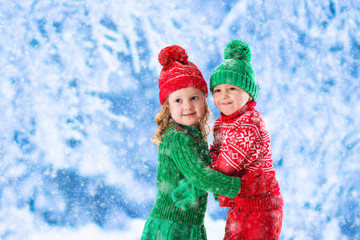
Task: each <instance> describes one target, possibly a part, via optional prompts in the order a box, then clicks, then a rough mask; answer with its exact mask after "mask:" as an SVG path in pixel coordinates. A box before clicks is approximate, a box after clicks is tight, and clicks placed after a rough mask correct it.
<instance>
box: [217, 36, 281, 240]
mask: <svg viewBox="0 0 360 240" xmlns="http://www.w3.org/2000/svg"><path fill="white" fill-rule="evenodd" d="M224 55H225V60H224V61H223V63H221V64H220V65H219V66H218V67H217V68H216V69H215V70H214V72H213V74H212V75H211V77H210V91H211V92H212V94H213V97H214V101H215V105H216V107H217V108H218V109H219V110H220V111H221V116H220V117H219V118H218V119H217V120H216V121H215V124H214V128H213V133H214V139H213V144H212V145H211V146H210V152H211V157H212V161H213V163H212V164H211V165H210V167H211V168H212V169H215V170H217V171H219V172H221V173H223V174H225V175H228V176H236V177H239V178H240V179H241V191H240V193H239V194H238V195H237V196H236V197H235V198H234V199H230V198H228V197H226V196H221V195H219V204H220V206H222V207H229V211H228V214H227V220H226V226H225V237H224V239H225V240H230V239H231V240H235V239H247V240H250V239H269V240H270V239H279V236H280V232H281V225H282V216H283V210H282V207H283V198H282V196H281V193H280V188H279V184H278V182H277V180H276V178H275V168H274V166H273V162H272V155H271V145H270V138H269V134H268V132H267V130H266V127H265V123H264V120H263V118H262V117H261V115H260V113H259V112H258V111H256V110H255V109H254V107H255V105H256V102H255V100H256V98H257V95H258V88H257V85H256V82H255V73H254V70H253V68H252V66H251V64H250V60H251V52H250V48H249V46H248V44H247V43H245V42H243V41H240V40H233V41H231V42H230V43H229V44H228V45H227V46H226V48H225V50H224Z"/></svg>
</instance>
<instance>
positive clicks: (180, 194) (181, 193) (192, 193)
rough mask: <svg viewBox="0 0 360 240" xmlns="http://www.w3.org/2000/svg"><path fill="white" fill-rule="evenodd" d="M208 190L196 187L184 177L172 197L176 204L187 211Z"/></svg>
mask: <svg viewBox="0 0 360 240" xmlns="http://www.w3.org/2000/svg"><path fill="white" fill-rule="evenodd" d="M205 193H206V191H204V190H201V189H198V188H196V187H194V186H193V185H192V184H191V183H190V182H188V181H186V179H183V180H181V181H180V186H179V187H177V188H176V189H175V190H174V191H172V193H171V198H172V199H173V201H174V202H175V206H176V207H178V208H181V209H182V210H184V211H186V210H188V209H189V208H191V207H195V206H196V204H197V201H198V200H199V198H200V197H201V196H202V195H204V194H205Z"/></svg>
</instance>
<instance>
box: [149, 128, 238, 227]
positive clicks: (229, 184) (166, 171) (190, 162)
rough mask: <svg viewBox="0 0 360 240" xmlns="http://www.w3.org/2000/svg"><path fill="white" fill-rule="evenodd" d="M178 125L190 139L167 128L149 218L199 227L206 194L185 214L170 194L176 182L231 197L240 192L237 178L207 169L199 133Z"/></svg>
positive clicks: (206, 152)
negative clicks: (154, 198)
mask: <svg viewBox="0 0 360 240" xmlns="http://www.w3.org/2000/svg"><path fill="white" fill-rule="evenodd" d="M180 126H181V127H182V128H183V129H185V130H186V131H188V132H190V133H191V134H192V135H193V136H191V135H190V134H189V133H187V132H184V131H177V130H175V127H171V128H169V129H168V130H167V131H166V133H165V135H164V136H163V138H162V142H161V144H160V146H159V158H158V161H159V165H158V170H157V179H156V180H157V187H158V193H157V196H156V202H155V205H154V207H153V209H152V211H151V213H150V217H154V218H161V219H167V220H174V221H178V222H182V223H187V224H192V225H201V224H203V223H204V217H205V211H206V204H207V194H204V195H202V196H201V197H200V198H199V200H198V202H197V204H196V205H195V206H194V207H192V208H190V209H188V210H186V211H184V210H182V209H180V208H177V207H175V203H174V202H173V200H172V198H171V192H172V191H173V190H174V189H175V188H177V187H178V186H179V181H180V180H181V179H184V178H186V179H187V180H188V181H189V182H191V183H192V184H193V185H194V186H195V187H197V188H200V189H204V190H206V191H208V192H212V193H216V194H221V195H225V196H228V197H230V198H234V197H235V196H236V195H237V193H238V192H239V189H240V178H233V177H229V176H225V175H223V174H221V173H219V172H217V171H214V170H212V169H210V168H207V165H209V164H210V163H211V156H210V152H209V150H208V145H207V143H206V142H205V141H204V140H203V138H202V135H201V132H200V131H199V130H198V129H197V128H195V127H191V126H183V125H180ZM194 137H195V138H196V139H197V141H198V142H197V141H196V139H195V138H194Z"/></svg>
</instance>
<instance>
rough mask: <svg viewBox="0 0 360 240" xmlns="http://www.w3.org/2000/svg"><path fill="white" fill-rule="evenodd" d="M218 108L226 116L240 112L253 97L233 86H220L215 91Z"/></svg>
mask: <svg viewBox="0 0 360 240" xmlns="http://www.w3.org/2000/svg"><path fill="white" fill-rule="evenodd" d="M213 96H214V102H215V105H216V107H217V108H218V109H219V110H220V111H221V112H222V113H223V114H225V115H226V116H229V115H231V114H233V113H235V112H237V111H239V110H240V109H241V108H242V107H243V106H245V104H246V103H247V102H249V101H250V100H251V99H252V97H250V95H249V94H248V93H247V92H245V91H244V90H242V89H241V88H239V87H237V86H235V85H231V84H220V85H217V86H216V87H214V89H213Z"/></svg>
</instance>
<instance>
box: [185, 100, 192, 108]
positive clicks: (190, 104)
mask: <svg viewBox="0 0 360 240" xmlns="http://www.w3.org/2000/svg"><path fill="white" fill-rule="evenodd" d="M192 107H193V104H192V102H191V101H185V102H184V108H185V109H191V108H192Z"/></svg>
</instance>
